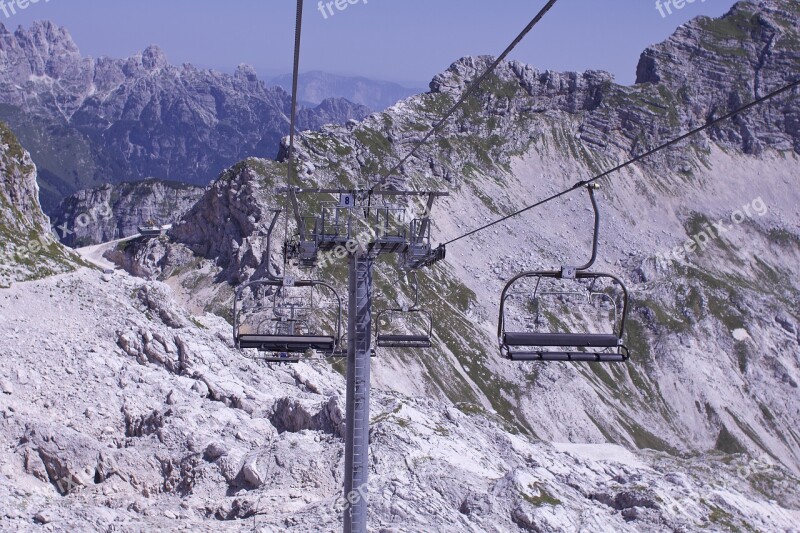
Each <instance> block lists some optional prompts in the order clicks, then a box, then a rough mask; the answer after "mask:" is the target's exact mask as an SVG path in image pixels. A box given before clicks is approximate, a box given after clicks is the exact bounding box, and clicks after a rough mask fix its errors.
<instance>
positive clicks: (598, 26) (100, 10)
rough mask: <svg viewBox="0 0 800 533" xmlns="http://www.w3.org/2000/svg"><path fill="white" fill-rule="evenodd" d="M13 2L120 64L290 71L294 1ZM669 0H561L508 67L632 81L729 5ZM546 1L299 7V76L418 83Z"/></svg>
mask: <svg viewBox="0 0 800 533" xmlns="http://www.w3.org/2000/svg"><path fill="white" fill-rule="evenodd" d="M19 1H20V0H0V23H2V24H4V25H5V26H6V27H7V28H8V29H10V30H14V29H16V28H17V27H18V26H20V25H21V26H23V27H28V26H29V25H30V23H31V22H32V21H34V20H51V21H53V22H55V23H57V24H59V25H61V26H65V27H66V28H67V29H68V30H69V31H70V33H71V34H72V36H73V38H74V40H75V42H76V43H77V45H78V47H79V48H80V49H81V52H82V53H83V54H84V55H89V56H93V57H100V56H108V57H128V56H130V55H133V54H135V53H138V52H140V51H141V50H143V49H144V48H146V47H147V46H148V45H150V44H157V45H159V46H160V47H161V48H163V49H164V51H165V52H166V54H167V57H168V58H169V61H170V62H171V63H173V64H181V63H193V64H194V65H196V66H198V67H203V68H214V69H217V70H220V71H223V72H232V71H233V70H234V69H235V67H236V65H238V64H240V63H247V64H250V65H252V66H254V67H255V68H256V69H257V70H258V72H259V74H260V76H261V77H262V78H264V79H270V78H271V77H273V76H277V75H280V74H284V73H288V72H291V65H292V47H293V39H294V37H293V34H294V20H295V14H294V13H295V7H296V2H295V1H293V0H225V1H221V0H136V1H135V2H132V1H122V0H38V1H36V0H28V1H29V2H31V3H29V4H27V6H26V7H25V8H24V9H20V8H19V5H18V2H19ZM22 1H23V5H24V2H25V0H22ZM676 1H677V2H678V3H679V5H680V3H681V0H659V2H660V3H661V4H662V8H661V10H660V11H659V9H658V8H657V6H656V1H655V0H605V1H598V0H559V1H558V3H557V4H556V5H555V7H554V8H553V9H552V10H551V11H550V13H549V14H548V15H547V16H546V17H545V18H544V19H543V20H542V21H541V22H540V24H539V25H538V26H537V27H536V28H534V30H533V32H532V33H531V34H530V35H529V36H528V37H527V38H526V39H525V40H524V41H523V42H522V43H521V44H520V45H519V47H518V48H517V50H516V51H515V52H514V53H513V55H512V56H511V59H517V60H520V61H523V62H525V63H528V64H530V65H533V66H534V67H536V68H538V69H540V70H545V69H551V70H559V71H566V70H577V71H584V70H588V69H599V70H607V71H609V72H611V73H613V74H614V75H615V77H616V79H617V82H619V83H623V84H631V83H633V82H634V80H635V73H636V63H637V61H638V59H639V55H640V54H641V52H642V51H643V50H644V49H645V48H646V47H647V46H649V45H651V44H655V43H658V42H661V41H663V40H664V39H665V38H667V37H668V36H669V35H670V34H671V33H672V32H673V31H674V30H675V28H677V27H678V26H679V25H681V24H683V23H684V22H686V21H688V20H690V19H692V18H694V17H697V16H700V15H706V16H720V15H722V14H724V13H725V12H727V11H728V10H729V9H730V7H731V6H732V5H733V4H734V3H735V2H734V1H733V0H685V3H684V4H683V7H682V8H681V9H677V8H676V7H675V6H674V2H676ZM33 2H36V3H33ZM329 2H330V7H326V6H325V4H328V3H329ZM545 3H546V2H545V0H338V6H341V7H343V9H341V10H340V9H338V7H337V4H336V3H334V2H331V1H330V0H324V1H323V2H319V1H318V0H305V14H304V18H303V48H302V57H301V71H310V70H322V71H326V72H331V73H336V74H345V75H359V76H365V77H368V78H373V79H381V80H389V81H395V82H398V83H401V84H403V85H406V86H410V87H415V88H417V87H427V84H428V82H429V81H430V80H431V78H433V76H435V75H436V74H437V73H439V72H442V71H444V70H445V69H447V67H448V66H450V64H452V63H453V62H454V61H456V60H457V59H459V58H461V57H464V56H468V55H484V54H488V55H495V56H496V55H498V54H499V53H500V52H502V51H503V50H504V49H505V48H506V46H508V44H509V43H510V42H511V41H512V40H513V38H514V37H516V35H517V34H518V33H519V32H520V31H521V30H522V29H523V28H524V27H525V26H526V25H527V23H528V21H530V20H531V19H532V18H533V16H534V15H535V14H536V13H537V12H538V11H539V9H541V7H543V6H544V4H545ZM667 3H669V4H670V5H669V9H667V8H666V7H664V6H663V4H667ZM3 5H5V6H6V9H5V11H4V10H3ZM12 7H13V9H12ZM12 11H14V12H12Z"/></svg>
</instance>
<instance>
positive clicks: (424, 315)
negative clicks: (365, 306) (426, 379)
mask: <svg viewBox="0 0 800 533" xmlns="http://www.w3.org/2000/svg"><path fill="white" fill-rule="evenodd" d="M409 276H410V277H411V278H412V280H413V283H414V303H413V304H412V305H411V307H403V308H397V309H384V310H382V311H380V312H378V314H377V315H376V316H375V345H376V346H377V347H378V348H430V347H431V346H433V341H432V340H431V336H432V334H433V318H432V317H431V314H430V313H428V312H427V311H425V310H423V309H420V308H418V307H417V304H418V301H419V284H418V283H417V277H416V274H415V273H414V272H413V271H412V272H411V273H409ZM414 319H417V320H414ZM415 322H416V324H415ZM390 325H391V326H394V327H393V328H390ZM397 326H400V327H402V328H407V329H409V330H411V331H412V333H397V329H398V328H397Z"/></svg>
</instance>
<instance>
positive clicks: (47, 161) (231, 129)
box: [0, 22, 369, 212]
mask: <svg viewBox="0 0 800 533" xmlns="http://www.w3.org/2000/svg"><path fill="white" fill-rule="evenodd" d="M0 71H2V72H3V75H2V78H0V120H5V121H6V122H7V123H8V124H9V126H10V127H11V129H12V130H13V131H14V132H15V133H16V134H17V136H18V137H19V138H20V140H21V141H22V142H23V144H24V145H25V146H26V147H27V148H28V150H30V152H31V154H32V157H33V160H34V161H35V162H36V163H37V165H38V167H39V176H40V185H41V187H42V202H43V205H44V207H45V210H46V211H48V212H50V211H52V209H54V208H55V206H56V204H57V203H58V201H59V200H60V199H61V198H63V197H64V196H67V195H69V194H71V193H73V192H75V191H77V190H81V189H86V188H91V187H95V186H98V185H101V184H103V183H107V182H111V183H120V182H122V181H136V180H141V179H145V178H147V177H150V176H156V177H158V178H161V179H165V180H173V181H180V182H184V183H190V184H195V185H206V184H208V182H209V181H211V180H212V179H214V178H216V177H217V176H218V175H219V173H220V172H221V171H222V170H223V169H225V168H226V167H228V166H230V165H232V164H233V163H235V162H236V161H239V160H241V159H244V158H245V157H248V156H259V157H267V158H273V157H275V156H276V154H277V151H278V146H279V143H280V140H281V138H282V137H283V136H284V135H286V134H288V132H289V122H288V118H287V117H288V114H289V110H290V100H291V99H290V97H289V95H288V94H287V93H286V92H285V91H284V90H283V89H280V88H277V87H268V86H267V85H266V84H265V83H264V82H262V81H260V80H259V79H258V77H257V76H256V73H255V71H254V70H253V69H252V68H251V67H248V66H246V65H242V66H240V67H239V68H238V70H237V71H236V73H235V74H234V75H232V76H231V75H227V74H221V73H219V72H214V71H207V70H200V69H197V68H195V67H194V66H192V65H189V64H184V65H181V66H172V65H170V64H169V63H168V61H167V58H166V56H165V54H164V52H163V51H162V50H161V49H159V48H158V47H157V46H151V47H149V48H147V49H146V50H145V51H144V52H142V53H141V54H138V55H135V56H133V57H130V58H127V59H111V58H106V57H102V58H99V59H94V58H90V57H84V56H82V55H81V53H80V51H79V49H78V47H77V45H76V44H75V42H74V41H73V40H72V37H71V36H70V35H69V33H68V31H67V30H66V29H65V28H59V27H57V26H55V25H54V24H52V23H50V22H35V23H33V24H32V25H31V27H30V28H28V29H27V30H25V29H23V28H20V29H18V30H17V31H15V32H14V33H11V32H9V31H8V30H7V29H6V28H5V27H4V26H3V25H2V24H0ZM368 113H369V110H367V109H366V108H365V107H363V106H359V105H356V104H352V103H350V102H345V101H343V100H334V101H330V102H326V103H323V105H321V106H320V107H319V108H318V109H309V110H304V112H303V114H302V115H301V116H300V122H299V127H300V128H301V129H306V128H310V127H315V126H318V125H319V124H321V123H322V122H328V121H331V122H338V123H344V122H346V121H347V120H350V119H361V118H363V117H365V116H366V115H367V114H368Z"/></svg>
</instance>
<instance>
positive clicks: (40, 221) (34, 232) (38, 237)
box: [0, 122, 77, 287]
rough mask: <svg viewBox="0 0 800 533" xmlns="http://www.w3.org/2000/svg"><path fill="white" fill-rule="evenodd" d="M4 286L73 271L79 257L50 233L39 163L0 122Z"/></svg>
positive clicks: (1, 275)
mask: <svg viewBox="0 0 800 533" xmlns="http://www.w3.org/2000/svg"><path fill="white" fill-rule="evenodd" d="M0 180H2V181H0V287H2V286H8V285H9V284H10V283H11V282H16V281H23V280H29V279H36V278H39V277H43V276H47V275H52V274H56V273H61V272H66V271H69V270H72V269H73V268H74V266H75V262H76V259H77V257H74V256H73V255H71V254H70V253H68V252H67V251H65V250H63V249H62V248H61V247H60V246H58V243H57V241H56V239H55V238H54V236H53V235H52V234H51V233H50V221H49V220H48V218H47V217H46V216H45V215H44V213H42V210H41V207H40V206H39V187H38V185H37V183H36V166H35V165H34V164H33V162H32V161H31V157H30V154H28V152H26V151H25V150H24V149H23V148H22V146H21V145H20V144H19V141H18V140H17V139H16V137H14V134H13V133H12V132H11V130H9V129H8V127H7V126H6V125H5V124H3V123H2V122H0Z"/></svg>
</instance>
